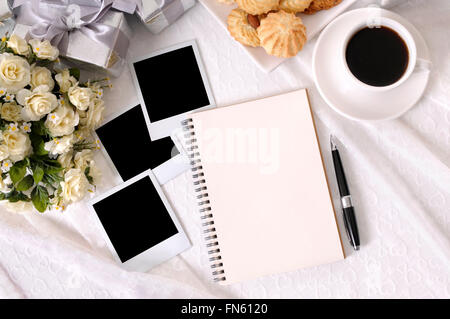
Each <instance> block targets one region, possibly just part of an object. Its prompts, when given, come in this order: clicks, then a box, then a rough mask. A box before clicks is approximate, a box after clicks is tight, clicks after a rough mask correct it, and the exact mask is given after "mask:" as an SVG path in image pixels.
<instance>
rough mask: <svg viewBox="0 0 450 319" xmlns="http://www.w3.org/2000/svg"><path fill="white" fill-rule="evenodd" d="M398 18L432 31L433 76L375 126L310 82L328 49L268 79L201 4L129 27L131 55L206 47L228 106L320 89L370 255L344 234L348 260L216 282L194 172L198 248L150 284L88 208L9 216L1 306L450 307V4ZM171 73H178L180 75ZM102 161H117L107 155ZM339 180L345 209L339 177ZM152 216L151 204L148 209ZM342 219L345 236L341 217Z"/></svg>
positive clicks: (221, 100) (319, 103) (181, 210)
mask: <svg viewBox="0 0 450 319" xmlns="http://www.w3.org/2000/svg"><path fill="white" fill-rule="evenodd" d="M367 2H368V1H364V0H361V1H358V3H357V4H356V5H355V6H354V7H360V6H363V5H365V4H366V3H367ZM393 10H394V11H396V12H397V13H399V14H401V15H403V16H404V17H406V18H407V19H409V20H410V21H411V22H412V23H413V24H414V25H415V26H416V27H417V28H418V29H419V30H420V31H421V32H422V35H423V36H424V38H425V39H426V41H427V43H428V45H429V48H430V51H431V53H432V59H433V63H434V68H433V71H432V75H431V81H430V84H429V87H428V89H427V92H426V94H425V96H424V97H423V99H422V100H421V101H420V102H419V103H418V105H416V106H415V107H414V108H413V109H412V110H411V111H409V112H408V113H407V114H405V115H404V116H402V117H401V118H399V119H396V120H393V121H388V122H382V123H376V124H368V123H358V122H353V121H350V120H347V119H345V118H342V117H341V116H339V115H338V114H336V113H334V111H332V110H331V109H330V108H329V107H328V106H327V105H326V104H325V102H324V101H323V100H322V99H321V97H320V96H319V95H318V93H317V91H316V89H315V88H314V84H313V82H312V78H311V54H312V49H313V47H314V43H315V39H313V40H312V41H310V42H309V44H308V45H307V46H306V47H305V49H304V50H303V51H302V52H301V54H299V56H298V57H297V58H295V59H291V60H290V61H288V62H287V63H285V64H283V65H282V66H281V67H279V68H278V69H276V70H275V71H274V72H272V73H270V74H264V73H262V72H261V71H259V69H258V68H257V67H256V66H255V65H254V64H253V63H252V62H251V61H250V59H249V58H248V57H247V55H246V54H245V53H244V52H243V50H242V49H240V47H239V46H238V45H236V44H235V43H234V41H233V40H231V39H230V37H229V36H228V35H227V33H226V32H225V30H223V29H222V27H221V26H219V25H218V24H217V22H216V21H215V20H214V19H213V18H212V17H211V16H210V15H209V14H208V13H207V12H206V10H205V9H204V8H203V7H202V6H200V5H197V6H196V7H195V8H193V9H192V10H190V11H189V12H188V13H187V14H186V15H185V16H183V18H182V19H181V20H179V21H178V22H176V23H175V24H174V25H173V26H171V27H170V28H169V29H167V30H165V31H164V32H163V33H161V34H160V35H158V36H154V35H152V34H151V33H149V32H148V31H146V30H145V28H144V27H143V26H142V25H140V24H138V23H137V22H135V21H134V20H133V21H130V22H131V26H132V28H133V29H134V31H135V36H134V38H133V40H132V44H131V49H130V54H132V55H142V54H145V53H149V52H151V51H154V50H156V49H159V48H163V47H167V46H170V45H172V44H176V43H179V42H182V41H186V40H189V39H194V38H195V39H196V40H197V42H198V44H199V48H200V51H201V55H202V57H203V60H204V63H205V66H206V70H207V73H208V77H209V80H210V82H211V86H212V91H213V93H214V96H215V98H216V101H217V104H218V105H219V106H223V105H228V104H232V103H235V102H239V101H243V100H249V99H254V98H259V97H264V96H270V95H273V94H278V93H282V92H286V91H290V90H293V89H298V88H302V87H308V88H309V89H310V94H311V100H312V107H313V109H314V113H315V116H316V121H317V126H318V130H319V135H320V140H321V144H322V147H323V149H324V155H325V157H326V158H325V161H326V165H327V170H328V174H330V175H329V176H331V177H332V176H333V175H332V174H333V170H332V163H331V161H330V157H329V152H328V148H329V142H328V141H329V139H328V136H329V133H330V132H332V133H333V134H335V135H336V136H337V137H338V138H339V139H340V140H341V141H342V142H343V144H345V146H346V148H345V149H344V150H342V151H341V156H342V157H343V161H344V165H345V168H346V171H347V175H348V180H349V184H350V188H351V190H352V195H353V198H354V204H355V207H356V213H357V217H358V221H359V227H360V232H361V237H362V248H361V251H359V252H358V253H354V252H353V251H352V250H351V248H350V246H349V245H348V242H347V240H346V239H345V236H344V237H343V238H344V245H345V251H346V253H347V255H348V257H347V258H346V259H345V260H344V261H342V262H339V263H335V264H330V265H324V266H319V267H315V268H310V269H304V270H299V271H295V272H291V273H285V274H280V275H273V276H269V277H266V278H261V279H259V280H256V281H250V282H245V283H242V284H237V285H233V286H228V287H221V286H218V285H215V284H213V283H212V282H211V276H210V270H209V267H208V263H207V262H206V256H205V251H206V249H204V245H203V242H202V238H201V235H200V221H199V218H198V212H197V209H196V205H195V200H194V195H193V187H192V186H191V183H190V177H189V175H188V173H186V174H183V175H181V176H179V177H177V178H176V179H174V180H172V181H170V182H169V183H167V184H166V185H165V186H164V190H165V192H166V194H167V196H168V197H169V199H170V201H171V203H172V205H173V207H174V209H175V211H176V213H177V214H178V216H179V218H180V220H181V222H182V224H183V226H184V228H185V230H186V232H187V234H188V236H189V238H190V239H191V241H192V243H193V247H192V248H191V249H190V250H188V251H186V252H184V253H183V254H181V255H180V256H178V257H175V258H173V259H172V260H170V261H169V262H166V263H164V264H163V265H161V266H159V267H157V268H155V269H153V270H151V271H149V272H148V273H130V272H125V271H123V270H121V269H120V268H119V267H118V266H117V265H116V264H115V263H114V262H113V260H112V257H111V255H110V253H109V251H108V249H107V248H106V246H105V243H104V241H103V240H102V238H101V235H100V233H99V232H98V229H97V228H96V227H95V226H94V223H93V222H92V217H91V216H89V213H88V211H87V209H86V208H85V206H84V205H83V204H78V205H74V206H72V207H71V208H69V209H68V210H67V211H65V212H64V213H63V214H61V213H56V212H48V213H45V214H43V215H40V214H37V213H35V214H13V213H10V212H7V211H5V210H4V209H1V211H0V297H31V298H38V297H50V298H55V297H56V298H57V297H69V298H79V297H88V298H94V297H106V298H110V297H113V298H117V297H126V298H134V297H150V298H163V297H169V298H170V297H178V298H183V297H225V298H228V297H252V298H259V297H269V298H278V297H289V298H291V297H293V298H307V297H311V298H316V297H331V298H335V297H343V298H348V297H358V298H366V297H372V298H388V297H393V298H402V297H417V298H429V297H433V298H434V297H438V298H443V297H446V298H448V297H450V243H449V239H450V232H449V231H450V170H449V164H450V105H449V95H450V42H449V41H448V32H449V31H450V2H449V1H447V0H428V1H427V0H415V1H412V0H411V1H405V2H404V4H402V5H399V6H397V7H395V8H394V9H393ZM167 72H171V73H173V75H174V76H176V73H177V70H167ZM149 76H152V75H151V74H149ZM107 93H108V96H107V97H106V99H107V102H108V103H107V104H108V110H107V113H112V112H114V111H115V110H117V109H119V108H121V107H123V106H125V105H130V104H134V103H137V98H136V96H135V93H134V88H133V86H132V83H131V78H130V74H129V72H128V71H127V70H126V71H125V72H124V74H123V75H122V76H121V77H120V78H118V79H116V80H114V90H113V91H112V92H107ZM118 147H120V146H118ZM124 151H129V152H130V156H131V157H132V156H133V155H136V154H137V152H138V150H127V149H126V147H125V146H124ZM98 161H99V162H101V163H103V164H104V162H103V160H102V158H101V157H100V156H98ZM131 163H132V160H130V165H131ZM104 172H105V173H104V175H105V178H104V182H105V183H106V184H108V183H109V184H111V183H112V180H113V176H111V174H112V173H111V171H110V170H109V169H108V168H107V167H106V166H105V167H104ZM330 181H331V187H332V191H333V196H334V198H335V201H336V205H337V206H336V207H339V202H338V198H337V197H338V196H337V187H336V184H335V181H334V178H330ZM249 191H251V190H249ZM124 200H125V199H124ZM129 200H134V199H129ZM142 207H143V209H146V208H147V207H148V205H147V203H146V202H145V201H143V202H142ZM338 213H339V212H338ZM123 214H127V213H126V212H123ZM236 222H239V221H236ZM339 222H340V226H341V227H342V223H341V218H339ZM341 229H342V228H341Z"/></svg>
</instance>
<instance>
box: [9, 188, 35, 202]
mask: <svg viewBox="0 0 450 319" xmlns="http://www.w3.org/2000/svg"><path fill="white" fill-rule="evenodd" d="M5 199H7V200H8V201H10V202H11V203H16V202H18V201H22V202H29V201H30V198H29V197H28V196H27V195H25V194H22V193H20V192H18V191H16V190H13V191H11V192H9V193H8V194H5Z"/></svg>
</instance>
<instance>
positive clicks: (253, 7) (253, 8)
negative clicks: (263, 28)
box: [236, 0, 280, 15]
mask: <svg viewBox="0 0 450 319" xmlns="http://www.w3.org/2000/svg"><path fill="white" fill-rule="evenodd" d="M236 2H237V4H238V6H239V8H241V9H242V10H244V11H245V12H248V13H250V14H255V15H256V14H263V13H266V12H269V11H270V10H274V9H277V8H278V4H279V2H280V0H236Z"/></svg>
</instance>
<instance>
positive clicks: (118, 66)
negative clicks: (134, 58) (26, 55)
mask: <svg viewBox="0 0 450 319" xmlns="http://www.w3.org/2000/svg"><path fill="white" fill-rule="evenodd" d="M21 10H22V8H20V9H19V10H18V13H17V17H19V18H20V11H21ZM98 23H100V24H104V25H108V26H112V27H114V28H116V29H118V34H117V35H116V38H115V41H119V33H121V34H120V36H122V37H123V36H125V37H126V38H128V39H130V38H131V29H130V27H129V26H128V23H127V21H126V19H125V14H124V13H123V12H120V11H116V10H113V9H111V10H109V11H108V12H107V13H106V14H105V15H104V16H103V17H102V18H101V19H100V20H99V21H98ZM30 29H31V25H26V24H22V23H21V21H20V19H18V22H17V23H16V26H15V28H14V31H13V33H14V34H17V35H19V36H21V37H23V38H27V39H28V38H30V36H29V35H28V31H29V30H30ZM61 56H64V57H65V58H67V59H68V60H71V61H73V62H75V63H76V65H77V66H79V67H84V68H88V69H95V70H96V71H101V72H105V71H106V73H108V74H109V75H111V76H118V75H120V73H121V72H122V69H123V67H124V65H125V60H124V58H121V57H120V56H119V54H118V53H117V52H116V51H115V50H114V48H110V47H108V46H107V45H106V44H104V43H102V42H99V41H96V40H94V39H91V38H90V37H88V36H87V35H86V34H85V33H83V32H81V31H79V30H74V31H70V35H69V41H68V46H67V52H66V53H65V54H64V55H61Z"/></svg>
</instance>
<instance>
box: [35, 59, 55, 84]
mask: <svg viewBox="0 0 450 319" xmlns="http://www.w3.org/2000/svg"><path fill="white" fill-rule="evenodd" d="M30 84H31V88H32V89H35V88H37V87H38V86H40V85H47V87H48V90H49V91H51V90H53V88H54V87H55V81H53V78H52V72H50V70H49V69H47V68H44V67H41V66H36V65H34V64H33V65H32V66H31V80H30Z"/></svg>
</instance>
